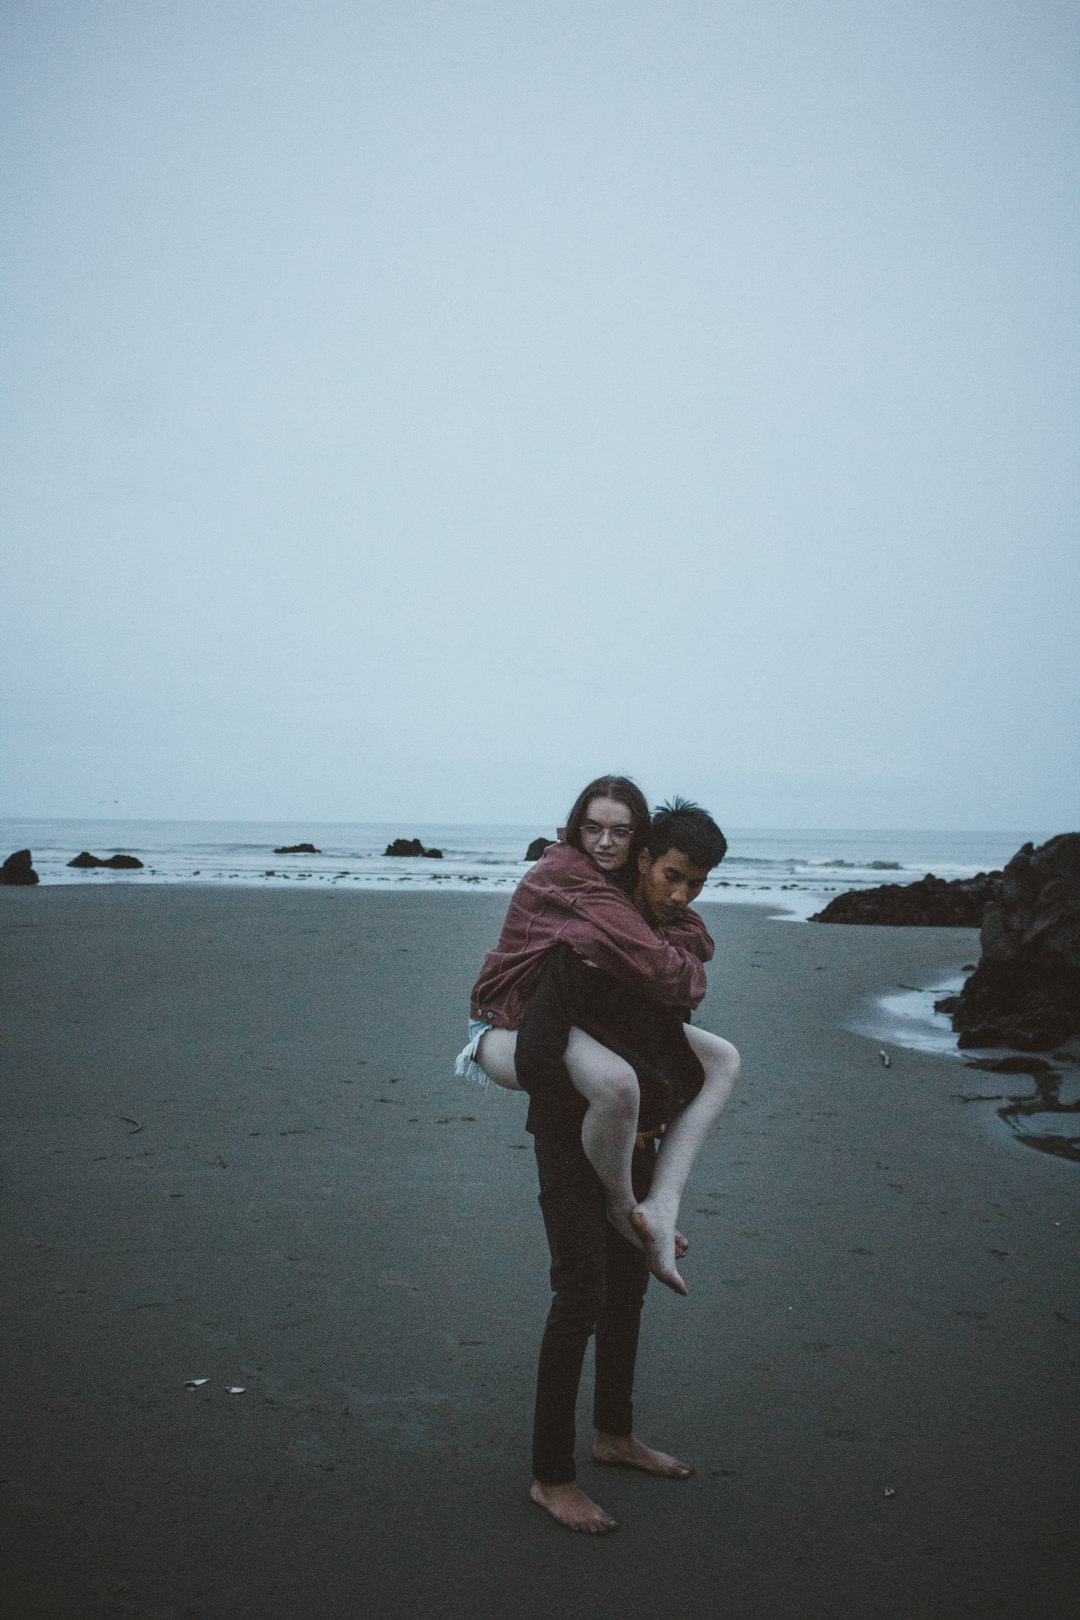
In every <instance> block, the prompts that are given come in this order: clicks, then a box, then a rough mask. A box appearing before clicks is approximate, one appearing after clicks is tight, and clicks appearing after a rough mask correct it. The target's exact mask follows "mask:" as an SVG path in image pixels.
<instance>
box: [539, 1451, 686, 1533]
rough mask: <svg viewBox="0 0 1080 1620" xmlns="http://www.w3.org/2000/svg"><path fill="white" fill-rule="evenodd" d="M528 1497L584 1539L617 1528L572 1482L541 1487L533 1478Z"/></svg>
mask: <svg viewBox="0 0 1080 1620" xmlns="http://www.w3.org/2000/svg"><path fill="white" fill-rule="evenodd" d="M669 1461H670V1459H669ZM639 1466H640V1465H639ZM529 1495H530V1496H531V1497H532V1500H533V1501H534V1502H535V1503H536V1505H537V1507H542V1508H544V1509H545V1510H546V1511H547V1512H548V1513H550V1514H551V1517H552V1518H553V1519H555V1520H556V1521H557V1523H559V1524H561V1525H562V1526H563V1527H564V1528H565V1529H567V1530H582V1531H584V1533H585V1534H586V1535H587V1536H606V1535H607V1534H608V1533H609V1531H611V1530H617V1529H618V1528H619V1526H618V1524H617V1523H616V1521H615V1520H614V1519H613V1518H612V1517H611V1515H610V1514H609V1513H605V1512H604V1510H603V1508H602V1507H598V1506H597V1504H596V1503H595V1502H593V1501H591V1500H590V1498H589V1497H587V1496H586V1495H585V1492H584V1491H583V1490H582V1489H581V1487H580V1485H577V1484H576V1483H575V1482H574V1481H573V1480H571V1482H570V1483H569V1484H568V1485H541V1483H540V1481H539V1480H537V1479H534V1480H533V1482H532V1485H531V1487H530V1489H529Z"/></svg>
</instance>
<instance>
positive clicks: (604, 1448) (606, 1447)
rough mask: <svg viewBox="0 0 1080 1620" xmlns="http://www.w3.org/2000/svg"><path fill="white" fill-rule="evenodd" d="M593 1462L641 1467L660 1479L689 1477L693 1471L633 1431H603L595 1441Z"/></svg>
mask: <svg viewBox="0 0 1080 1620" xmlns="http://www.w3.org/2000/svg"><path fill="white" fill-rule="evenodd" d="M592 1454H593V1461H594V1462H598V1463H610V1464H612V1465H613V1466H615V1467H621V1468H641V1469H644V1471H645V1473H646V1474H658V1475H659V1476H660V1478H661V1479H689V1478H690V1475H691V1474H692V1473H693V1472H694V1470H693V1469H692V1468H691V1467H690V1464H689V1463H684V1462H680V1461H679V1459H678V1457H669V1456H668V1454H667V1452H666V1451H654V1450H653V1449H652V1447H651V1446H646V1445H643V1444H642V1442H641V1441H640V1440H639V1439H638V1438H637V1436H636V1435H633V1434H601V1433H600V1432H599V1430H598V1431H597V1434H596V1438H595V1440H594V1441H593V1453H592Z"/></svg>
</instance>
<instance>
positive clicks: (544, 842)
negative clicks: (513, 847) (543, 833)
mask: <svg viewBox="0 0 1080 1620" xmlns="http://www.w3.org/2000/svg"><path fill="white" fill-rule="evenodd" d="M554 842H555V840H554V838H534V839H533V841H532V843H531V844H530V845H529V847H528V849H527V850H526V851H525V859H526V860H527V861H538V860H539V859H540V857H541V855H542V854H543V853H544V851H545V849H550V848H551V846H552V844H553V843H554Z"/></svg>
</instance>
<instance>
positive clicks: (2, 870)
mask: <svg viewBox="0 0 1080 1620" xmlns="http://www.w3.org/2000/svg"><path fill="white" fill-rule="evenodd" d="M40 882H41V879H40V878H39V877H38V875H37V873H36V872H35V871H34V857H33V856H32V855H31V853H30V851H29V850H28V849H17V850H16V851H15V853H14V854H13V855H9V856H8V858H7V860H6V861H5V862H4V864H3V866H0V883H6V884H22V885H25V886H26V887H29V885H30V884H31V883H40Z"/></svg>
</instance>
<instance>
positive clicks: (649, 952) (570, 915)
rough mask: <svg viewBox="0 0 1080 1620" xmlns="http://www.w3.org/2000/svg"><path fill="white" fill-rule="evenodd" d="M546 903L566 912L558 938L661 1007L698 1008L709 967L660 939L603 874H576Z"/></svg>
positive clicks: (681, 945)
mask: <svg viewBox="0 0 1080 1620" xmlns="http://www.w3.org/2000/svg"><path fill="white" fill-rule="evenodd" d="M547 898H548V902H549V904H550V905H552V906H553V907H554V908H556V909H557V910H558V911H559V912H560V913H561V915H560V926H559V938H560V939H561V940H562V941H563V943H564V944H566V945H569V947H570V949H571V950H572V951H575V952H576V953H577V955H578V956H583V957H585V958H586V959H587V960H588V961H590V962H595V963H596V966H597V967H599V968H603V969H604V971H605V973H610V974H612V976H613V977H614V978H616V979H622V980H623V981H624V982H625V983H627V984H630V985H633V987H634V988H635V989H637V990H640V991H641V993H642V994H643V995H646V996H649V997H650V998H651V1000H653V1001H658V1002H660V1003H661V1005H662V1006H665V1007H687V1006H689V1007H696V1006H697V1005H698V1003H699V1002H700V1001H701V1000H702V998H703V996H704V994H705V968H704V966H703V963H702V959H701V956H700V955H699V954H698V952H697V951H696V950H694V949H691V948H688V947H687V946H686V945H685V944H684V943H682V942H680V943H679V944H674V943H669V942H668V941H667V940H666V939H663V938H661V936H660V935H659V934H657V933H656V932H654V930H653V929H651V928H650V927H649V925H648V923H647V922H646V921H645V919H644V917H642V915H641V914H640V912H638V911H637V910H636V909H635V907H634V905H633V902H632V901H631V899H630V897H629V896H628V895H626V894H624V893H623V892H622V890H621V889H618V888H616V887H615V885H614V884H613V883H612V882H611V881H610V879H608V878H606V877H604V876H603V875H602V874H601V873H599V872H598V873H597V875H596V877H595V878H593V877H591V876H588V875H582V874H574V875H573V878H572V879H571V880H569V881H565V882H561V883H558V884H557V885H553V886H552V888H551V889H550V890H549V891H548V896H547ZM704 932H705V930H704V925H703V924H702V927H701V933H704ZM705 938H706V939H708V935H707V934H705ZM709 943H710V945H711V943H712V942H711V941H709ZM699 948H700V946H699ZM710 954H711V953H710Z"/></svg>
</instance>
